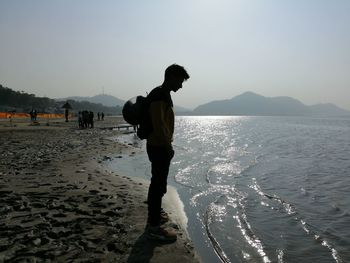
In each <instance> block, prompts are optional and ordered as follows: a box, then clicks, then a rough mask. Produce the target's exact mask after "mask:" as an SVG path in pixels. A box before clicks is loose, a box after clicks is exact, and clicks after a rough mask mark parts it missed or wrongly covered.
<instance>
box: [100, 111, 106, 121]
mask: <svg viewBox="0 0 350 263" xmlns="http://www.w3.org/2000/svg"><path fill="white" fill-rule="evenodd" d="M104 118H105V114H104V113H103V112H101V119H102V120H104Z"/></svg>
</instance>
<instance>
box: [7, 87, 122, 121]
mask: <svg viewBox="0 0 350 263" xmlns="http://www.w3.org/2000/svg"><path fill="white" fill-rule="evenodd" d="M66 101H68V102H69V104H70V105H71V106H72V110H71V111H72V112H78V111H82V110H89V111H94V112H104V113H105V114H107V115H117V114H121V107H120V106H113V107H109V106H104V105H102V104H100V103H92V102H88V101H75V100H60V101H59V100H54V99H50V98H47V97H36V96H35V95H34V94H28V93H25V92H19V91H14V90H12V89H10V88H7V87H3V86H2V85H0V111H16V112H29V111H31V109H36V110H37V111H38V112H39V113H44V112H49V113H63V109H62V105H63V104H64V103H65V102H66Z"/></svg>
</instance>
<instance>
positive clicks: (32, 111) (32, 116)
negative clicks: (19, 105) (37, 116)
mask: <svg viewBox="0 0 350 263" xmlns="http://www.w3.org/2000/svg"><path fill="white" fill-rule="evenodd" d="M29 115H30V121H34V110H33V109H32V110H31V111H30V112H29Z"/></svg>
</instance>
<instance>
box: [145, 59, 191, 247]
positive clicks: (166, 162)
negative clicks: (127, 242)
mask: <svg viewBox="0 0 350 263" xmlns="http://www.w3.org/2000/svg"><path fill="white" fill-rule="evenodd" d="M189 77H190V76H189V75H188V73H187V72H186V70H185V69H184V68H183V67H182V66H179V65H176V64H173V65H171V66H169V67H168V68H167V69H166V70H165V76H164V82H163V84H162V85H161V86H159V87H157V88H155V89H153V90H152V91H151V92H150V94H149V95H148V99H149V101H150V107H149V114H150V119H151V123H152V132H151V133H150V135H149V136H148V138H147V154H148V158H149V160H150V161H151V166H152V171H151V172H152V178H151V184H150V186H149V190H148V199H147V203H148V228H147V232H148V236H149V238H152V239H157V240H164V241H173V240H176V233H175V230H174V229H172V228H163V227H162V226H161V223H164V222H165V221H167V220H168V215H167V214H166V213H165V212H164V211H163V209H162V208H161V204H162V197H163V196H164V194H165V193H166V191H167V178H168V173H169V166H170V161H171V159H172V158H173V156H174V150H173V147H172V140H173V133H174V119H175V114H174V111H173V101H172V99H171V96H170V92H171V91H173V92H177V91H178V90H179V89H180V88H182V83H183V82H184V81H185V80H187V79H189Z"/></svg>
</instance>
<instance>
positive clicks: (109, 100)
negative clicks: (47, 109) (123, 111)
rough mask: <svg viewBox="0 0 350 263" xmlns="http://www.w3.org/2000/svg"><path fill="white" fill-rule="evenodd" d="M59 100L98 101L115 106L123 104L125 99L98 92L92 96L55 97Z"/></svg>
mask: <svg viewBox="0 0 350 263" xmlns="http://www.w3.org/2000/svg"><path fill="white" fill-rule="evenodd" d="M57 100H60V101H65V100H75V101H88V102H91V103H96V104H98V103H100V104H102V105H104V106H108V107H115V106H123V105H124V103H125V101H124V100H121V99H119V98H117V97H114V96H112V95H106V94H99V95H96V96H93V97H79V96H74V97H68V98H62V99H57Z"/></svg>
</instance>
